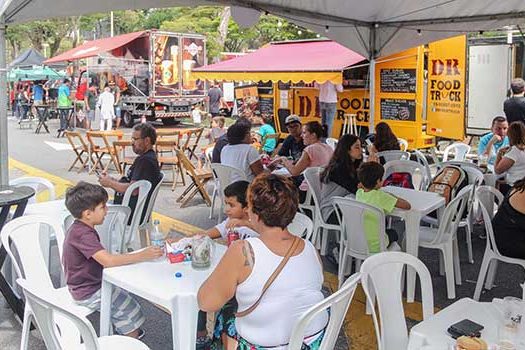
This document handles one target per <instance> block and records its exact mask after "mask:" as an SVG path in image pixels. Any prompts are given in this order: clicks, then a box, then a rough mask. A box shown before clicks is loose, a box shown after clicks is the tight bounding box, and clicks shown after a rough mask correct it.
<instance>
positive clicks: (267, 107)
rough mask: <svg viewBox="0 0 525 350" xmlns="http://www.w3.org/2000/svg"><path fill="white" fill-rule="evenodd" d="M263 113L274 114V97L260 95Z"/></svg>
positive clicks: (260, 105) (260, 108) (260, 106)
mask: <svg viewBox="0 0 525 350" xmlns="http://www.w3.org/2000/svg"><path fill="white" fill-rule="evenodd" d="M259 111H261V114H267V115H273V97H269V96H268V97H266V96H259Z"/></svg>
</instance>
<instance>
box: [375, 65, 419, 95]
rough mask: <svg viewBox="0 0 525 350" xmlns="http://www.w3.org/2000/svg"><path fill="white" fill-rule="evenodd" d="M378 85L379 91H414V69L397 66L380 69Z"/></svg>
mask: <svg viewBox="0 0 525 350" xmlns="http://www.w3.org/2000/svg"><path fill="white" fill-rule="evenodd" d="M380 86H381V92H394V93H415V92H416V70H415V69H398V68H392V69H390V68H389V69H381V76H380Z"/></svg>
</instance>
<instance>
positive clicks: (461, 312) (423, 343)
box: [408, 298, 525, 350]
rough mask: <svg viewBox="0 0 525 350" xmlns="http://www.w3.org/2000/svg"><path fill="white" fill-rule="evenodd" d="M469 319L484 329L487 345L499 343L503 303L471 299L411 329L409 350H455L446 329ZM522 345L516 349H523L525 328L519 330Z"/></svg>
mask: <svg viewBox="0 0 525 350" xmlns="http://www.w3.org/2000/svg"><path fill="white" fill-rule="evenodd" d="M464 319H469V320H471V321H474V322H476V323H479V324H480V325H482V326H483V327H484V329H483V330H482V331H481V337H482V338H483V340H485V342H487V344H488V345H489V346H490V345H494V344H497V342H498V331H499V326H500V324H501V322H502V320H503V308H502V300H501V299H494V300H493V301H492V302H491V303H480V302H477V301H474V300H472V299H470V298H464V299H461V300H458V301H456V302H455V303H454V304H452V305H450V306H448V307H446V308H444V309H443V310H441V311H439V312H438V313H437V314H435V315H434V316H432V317H431V318H429V319H427V320H425V321H422V322H420V323H419V324H417V325H415V326H414V327H412V329H411V331H410V337H409V341H408V350H419V349H429V350H430V349H433V350H439V349H443V350H449V349H454V347H452V345H454V344H455V343H456V341H455V340H454V339H452V337H451V336H450V335H449V334H448V332H447V329H448V327H450V326H451V325H453V324H454V323H456V322H459V321H461V320H464ZM521 335H522V336H521V337H520V339H522V341H521V344H517V346H518V348H517V349H525V327H524V326H523V325H522V326H521Z"/></svg>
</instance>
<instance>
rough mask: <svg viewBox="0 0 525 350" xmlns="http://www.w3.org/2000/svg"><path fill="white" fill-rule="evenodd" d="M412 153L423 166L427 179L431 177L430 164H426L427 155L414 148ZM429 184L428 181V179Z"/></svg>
mask: <svg viewBox="0 0 525 350" xmlns="http://www.w3.org/2000/svg"><path fill="white" fill-rule="evenodd" d="M412 154H413V155H414V156H415V157H416V161H417V162H418V163H419V164H421V165H423V166H424V167H425V173H426V174H427V175H426V176H427V178H428V179H432V172H431V171H430V165H429V164H428V160H427V157H425V155H424V154H423V153H422V152H421V151H420V150H417V149H416V150H414V151H413V152H412ZM409 159H410V158H409ZM429 184H430V181H429Z"/></svg>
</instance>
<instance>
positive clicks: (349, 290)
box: [288, 273, 361, 350]
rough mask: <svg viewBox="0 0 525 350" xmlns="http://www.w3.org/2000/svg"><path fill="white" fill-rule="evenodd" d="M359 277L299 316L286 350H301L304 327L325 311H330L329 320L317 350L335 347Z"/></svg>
mask: <svg viewBox="0 0 525 350" xmlns="http://www.w3.org/2000/svg"><path fill="white" fill-rule="evenodd" d="M360 277H361V275H360V273H355V274H353V275H352V276H350V278H348V280H346V282H345V284H344V285H343V286H342V287H341V288H339V290H338V291H337V292H335V293H333V294H332V295H330V296H329V297H327V298H326V299H324V300H323V301H321V302H319V303H317V304H316V305H314V306H312V307H311V308H310V309H308V310H307V311H306V312H305V313H304V314H302V315H301V317H300V318H299V319H298V320H297V321H296V323H295V325H294V327H293V329H292V334H291V336H290V342H289V343H288V350H300V349H301V346H302V344H303V339H304V337H305V335H307V334H305V330H306V327H307V326H308V324H309V323H310V321H311V320H312V319H313V318H314V317H316V316H317V315H319V314H320V313H321V312H326V310H327V309H329V310H330V320H329V321H328V325H327V326H326V329H325V333H324V336H323V340H322V341H321V345H320V346H319V350H332V349H333V348H334V347H335V343H336V341H337V337H338V335H339V331H340V330H341V326H342V325H343V322H344V320H345V316H346V313H347V311H348V308H349V307H350V303H351V302H352V298H353V296H354V293H355V290H356V288H357V284H358V283H359V281H360Z"/></svg>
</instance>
